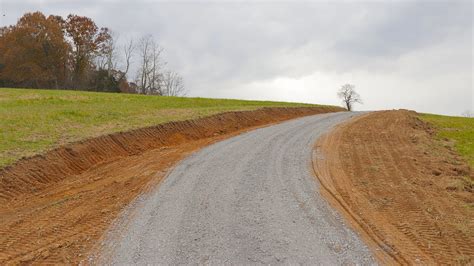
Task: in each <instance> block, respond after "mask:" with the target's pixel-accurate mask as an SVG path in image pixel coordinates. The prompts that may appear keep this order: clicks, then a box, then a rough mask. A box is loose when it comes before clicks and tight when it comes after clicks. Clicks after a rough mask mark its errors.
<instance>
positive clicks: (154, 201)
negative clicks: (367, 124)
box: [102, 113, 375, 265]
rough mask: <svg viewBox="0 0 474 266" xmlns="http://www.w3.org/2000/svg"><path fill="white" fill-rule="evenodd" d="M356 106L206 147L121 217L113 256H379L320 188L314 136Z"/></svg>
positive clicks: (281, 260)
mask: <svg viewBox="0 0 474 266" xmlns="http://www.w3.org/2000/svg"><path fill="white" fill-rule="evenodd" d="M354 115H355V114H354V113H331V114H322V115H315V116H309V117H304V118H300V119H296V120H291V121H288V122H284V123H281V124H278V125H274V126H270V127H266V128H261V129H257V130H254V131H250V132H247V133H245V134H242V135H239V136H236V137H233V138H230V139H227V140H225V141H222V142H219V143H216V144H213V145H211V146H208V147H206V148H204V149H202V150H200V151H199V152H197V153H195V154H193V155H192V156H190V157H188V158H187V159H185V160H183V161H182V162H181V163H179V164H178V165H177V166H176V167H175V168H174V169H173V170H172V171H171V172H170V173H169V175H168V177H167V178H166V180H165V181H164V182H163V183H162V184H161V185H160V186H159V187H158V188H157V189H156V190H155V191H152V192H151V193H149V194H148V195H147V196H144V197H142V198H140V199H139V200H138V201H137V202H136V203H135V204H134V205H133V207H132V209H131V210H128V211H127V212H125V214H124V216H123V217H122V218H120V219H121V220H122V222H120V223H118V224H117V225H116V227H115V229H114V230H112V231H111V233H110V234H111V236H110V237H108V238H107V240H106V241H105V243H104V252H103V256H104V258H102V260H104V259H105V261H107V262H108V263H110V264H140V265H141V264H295V263H298V264H324V265H334V264H348V263H350V264H352V263H357V264H374V263H375V262H374V260H373V257H372V255H371V253H370V251H369V250H368V248H367V246H366V245H365V244H364V243H363V242H362V241H361V240H360V238H359V237H358V235H357V234H355V233H354V232H353V231H352V230H351V229H349V228H348V227H347V226H346V225H345V224H344V222H343V219H342V218H341V217H340V216H339V215H338V214H337V213H336V212H335V211H334V210H333V209H331V207H330V206H329V205H328V204H327V203H326V201H325V200H324V199H323V198H322V197H321V195H320V194H319V192H318V191H319V189H318V184H317V181H315V178H314V177H313V174H312V170H311V152H312V146H313V144H314V142H315V141H316V140H317V138H318V137H319V136H321V134H323V133H325V132H327V131H328V130H329V129H331V128H332V127H333V126H334V125H336V124H338V123H340V122H343V121H345V120H347V119H349V118H350V117H351V116H354Z"/></svg>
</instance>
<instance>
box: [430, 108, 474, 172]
mask: <svg viewBox="0 0 474 266" xmlns="http://www.w3.org/2000/svg"><path fill="white" fill-rule="evenodd" d="M421 118H422V119H424V120H425V121H428V122H430V123H432V124H434V125H435V126H436V127H437V128H438V136H439V137H441V138H448V139H450V140H453V141H454V142H455V144H454V146H455V148H456V150H457V151H458V152H459V153H460V154H461V155H462V156H464V157H465V158H466V159H467V161H468V162H469V165H470V166H471V167H474V118H466V117H451V116H441V115H431V114H423V115H422V116H421Z"/></svg>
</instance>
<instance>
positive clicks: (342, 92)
mask: <svg viewBox="0 0 474 266" xmlns="http://www.w3.org/2000/svg"><path fill="white" fill-rule="evenodd" d="M354 88H355V86H354V85H352V84H345V85H343V86H342V87H341V89H339V92H338V93H337V96H338V97H339V98H341V99H342V102H343V103H344V104H345V105H346V108H347V110H348V111H352V109H353V106H354V104H355V103H360V104H361V103H362V99H361V98H360V95H359V94H358V93H357V92H356V91H355V90H354Z"/></svg>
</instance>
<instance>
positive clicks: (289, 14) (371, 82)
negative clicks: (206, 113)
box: [0, 0, 474, 115]
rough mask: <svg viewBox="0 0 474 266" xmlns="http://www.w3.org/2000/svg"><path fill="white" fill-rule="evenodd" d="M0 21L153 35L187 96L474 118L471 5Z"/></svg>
mask: <svg viewBox="0 0 474 266" xmlns="http://www.w3.org/2000/svg"><path fill="white" fill-rule="evenodd" d="M0 10H1V13H2V16H1V21H0V24H1V25H2V26H4V25H10V24H14V23H16V21H17V19H18V18H19V17H20V16H21V15H22V14H23V13H25V12H31V11H37V10H39V11H42V12H43V13H45V14H48V15H49V14H57V15H63V16H66V15H67V14H69V13H74V14H78V15H85V16H88V17H91V18H93V19H94V21H96V23H97V24H98V25H99V26H107V27H109V28H111V29H112V30H113V31H114V32H116V33H118V34H119V40H120V41H124V40H126V39H127V38H132V37H138V36H141V35H144V34H152V35H153V36H154V37H155V38H156V39H157V40H158V42H159V43H160V45H161V46H162V47H163V48H164V49H165V55H164V57H165V60H166V61H167V62H168V65H167V67H168V68H170V69H173V70H176V71H177V72H179V73H180V74H181V75H182V76H183V78H184V80H185V85H186V87H187V89H188V95H189V96H200V97H218V98H241V99H259V100H278V101H297V102H308V103H324V104H338V105H339V104H340V101H339V99H337V97H336V92H337V90H338V88H339V87H340V86H341V85H343V84H345V83H352V84H354V85H355V86H356V90H357V91H358V92H359V93H360V94H361V96H362V98H363V100H364V105H362V106H358V107H356V108H357V109H359V110H377V109H393V108H407V109H414V110H417V111H420V112H431V113H441V114H451V115H460V114H461V113H463V112H465V111H466V110H472V111H474V93H473V90H474V89H473V75H474V71H473V60H474V57H473V34H472V28H473V3H472V1H470V0H468V1H454V0H450V1H436V2H435V1H364V2H362V1H324V2H323V1H313V2H308V1H307V2H293V3H290V2H286V3H285V2H281V1H280V2H269V1H265V2H262V1H260V2H258V3H256V2H252V3H251V2H245V1H233V2H228V1H226V2H218V1H212V2H203V1H199V2H196V1H195V2H176V1H175V2H159V1H133V2H132V1H114V0H102V1H99V0H95V1H71V0H70V1H59V0H31V1H22V0H0ZM3 15H4V16H3Z"/></svg>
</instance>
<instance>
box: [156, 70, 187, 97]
mask: <svg viewBox="0 0 474 266" xmlns="http://www.w3.org/2000/svg"><path fill="white" fill-rule="evenodd" d="M162 95H164V96H184V95H186V90H185V88H184V83H183V78H182V77H181V76H180V75H179V74H178V73H176V72H173V71H166V72H165V73H164V75H163V84H162Z"/></svg>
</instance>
